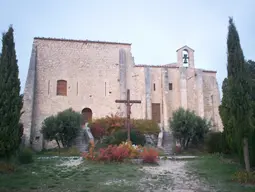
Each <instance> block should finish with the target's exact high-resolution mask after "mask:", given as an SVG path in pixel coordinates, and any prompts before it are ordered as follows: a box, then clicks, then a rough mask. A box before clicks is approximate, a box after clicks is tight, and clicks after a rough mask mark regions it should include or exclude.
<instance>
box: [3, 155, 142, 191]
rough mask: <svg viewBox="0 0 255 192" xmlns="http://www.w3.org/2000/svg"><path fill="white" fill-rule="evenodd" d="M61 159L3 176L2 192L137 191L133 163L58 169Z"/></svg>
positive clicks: (45, 161) (25, 166) (20, 167)
mask: <svg viewBox="0 0 255 192" xmlns="http://www.w3.org/2000/svg"><path fill="white" fill-rule="evenodd" d="M62 162H63V159H62V157H59V158H54V159H37V160H36V161H35V162H34V163H32V164H29V165H22V166H19V167H17V170H16V171H15V172H14V173H10V174H0V191H1V192H16V191H19V192H23V191H24V192H25V191H26V192H32V191H33V192H36V191H45V192H50V191H54V192H60V191H61V192H65V191H74V192H86V191H97V192H108V191H109V192H110V191H111V192H115V191H116V192H117V191H124V192H125V191H134V189H135V187H136V183H137V181H138V180H139V178H140V177H141V173H140V172H139V171H138V167H137V166H134V165H130V164H99V163H89V162H84V163H82V164H80V165H79V166H72V167H67V166H58V165H59V164H61V163H62Z"/></svg>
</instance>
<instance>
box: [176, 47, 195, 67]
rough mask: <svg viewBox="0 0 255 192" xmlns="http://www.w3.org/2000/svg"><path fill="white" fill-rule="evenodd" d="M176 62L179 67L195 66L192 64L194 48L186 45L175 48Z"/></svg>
mask: <svg viewBox="0 0 255 192" xmlns="http://www.w3.org/2000/svg"><path fill="white" fill-rule="evenodd" d="M176 52H177V63H178V65H179V67H189V68H195V65H194V52H195V51H194V50H193V49H191V48H190V47H188V46H187V45H185V46H183V47H181V48H180V49H177V51H176Z"/></svg>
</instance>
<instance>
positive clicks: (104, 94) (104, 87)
mask: <svg viewBox="0 0 255 192" xmlns="http://www.w3.org/2000/svg"><path fill="white" fill-rule="evenodd" d="M104 96H106V82H104Z"/></svg>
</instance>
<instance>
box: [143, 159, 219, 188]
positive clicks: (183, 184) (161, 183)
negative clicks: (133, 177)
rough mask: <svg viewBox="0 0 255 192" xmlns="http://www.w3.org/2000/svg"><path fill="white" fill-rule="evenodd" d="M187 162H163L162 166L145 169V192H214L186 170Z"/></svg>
mask: <svg viewBox="0 0 255 192" xmlns="http://www.w3.org/2000/svg"><path fill="white" fill-rule="evenodd" d="M186 163H187V161H170V160H161V161H160V166H155V167H152V166H147V167H143V168H142V171H144V172H145V173H146V175H147V177H145V178H143V179H142V180H141V190H143V191H145V192H166V191H171V192H214V191H215V190H214V189H213V188H212V187H210V186H209V185H208V183H207V182H205V181H202V180H201V179H200V178H199V177H198V176H196V175H195V174H194V173H192V172H190V171H189V170H188V169H187V168H186Z"/></svg>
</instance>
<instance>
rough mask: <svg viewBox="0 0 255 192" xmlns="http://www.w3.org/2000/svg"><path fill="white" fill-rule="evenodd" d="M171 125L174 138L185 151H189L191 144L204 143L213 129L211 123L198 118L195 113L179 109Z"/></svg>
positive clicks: (170, 121)
mask: <svg viewBox="0 0 255 192" xmlns="http://www.w3.org/2000/svg"><path fill="white" fill-rule="evenodd" d="M169 124H170V129H172V131H173V135H174V137H175V138H176V139H177V140H178V141H179V142H180V144H181V146H182V148H183V149H187V148H188V146H189V144H190V142H192V143H193V144H199V143H201V142H203V141H204V137H205V135H206V133H207V132H208V131H209V129H210V127H211V123H210V122H209V121H207V120H206V119H204V118H201V117H200V116H197V115H196V114H195V113H194V112H193V111H190V110H189V109H187V110H185V109H183V108H179V109H178V110H176V111H175V112H174V113H173V117H172V119H170V120H169Z"/></svg>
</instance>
